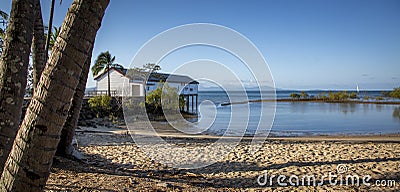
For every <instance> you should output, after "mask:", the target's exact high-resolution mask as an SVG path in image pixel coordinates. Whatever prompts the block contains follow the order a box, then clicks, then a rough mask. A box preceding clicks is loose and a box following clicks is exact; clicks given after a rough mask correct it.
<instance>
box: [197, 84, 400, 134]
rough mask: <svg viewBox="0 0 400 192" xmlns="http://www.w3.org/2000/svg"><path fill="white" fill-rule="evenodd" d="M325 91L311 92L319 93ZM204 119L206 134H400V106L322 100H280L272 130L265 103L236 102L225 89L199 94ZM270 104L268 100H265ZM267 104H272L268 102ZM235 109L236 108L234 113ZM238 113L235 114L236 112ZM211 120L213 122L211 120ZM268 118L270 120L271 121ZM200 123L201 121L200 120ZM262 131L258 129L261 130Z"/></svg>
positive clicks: (250, 94) (279, 95)
mask: <svg viewBox="0 0 400 192" xmlns="http://www.w3.org/2000/svg"><path fill="white" fill-rule="evenodd" d="M292 92H294V91H277V94H276V97H277V98H278V99H279V98H289V95H290V93H292ZM321 92H323V91H308V92H307V93H308V94H309V95H314V96H317V95H318V94H319V93H321ZM380 95H381V91H363V92H361V93H360V94H359V96H361V97H364V96H368V97H376V96H380ZM247 97H248V100H257V99H260V93H259V92H256V91H254V92H251V91H250V92H247ZM202 102H203V104H202V105H200V114H199V119H200V122H207V123H205V124H206V125H208V126H209V128H208V129H207V130H205V131H204V132H202V134H210V135H223V134H225V135H232V136H240V135H267V134H269V135H274V136H304V135H370V134H377V135H379V134H391V133H400V105H387V104H357V103H322V102H277V103H276V113H275V118H274V121H273V125H272V128H271V130H269V127H270V126H269V125H270V124H269V121H270V119H269V118H264V120H265V122H264V121H263V120H261V123H260V119H263V118H262V117H261V116H263V115H267V116H268V115H270V114H263V115H262V114H261V112H265V111H264V110H262V108H261V106H262V103H259V102H250V103H248V104H235V105H232V106H230V105H228V106H221V104H222V103H228V102H230V100H229V97H228V96H227V95H226V94H225V93H224V92H222V91H209V92H200V93H199V103H202ZM264 104H266V103H264ZM266 107H272V105H270V104H266ZM232 111H235V112H234V113H233V112H232ZM232 114H234V115H232ZM210 119H212V120H213V121H212V122H211V123H210V122H209V121H210ZM267 121H268V122H267ZM199 124H200V123H199ZM257 130H258V131H257Z"/></svg>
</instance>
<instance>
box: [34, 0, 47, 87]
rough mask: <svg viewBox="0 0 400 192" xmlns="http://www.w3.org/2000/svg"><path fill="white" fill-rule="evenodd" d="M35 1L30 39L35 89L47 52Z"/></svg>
mask: <svg viewBox="0 0 400 192" xmlns="http://www.w3.org/2000/svg"><path fill="white" fill-rule="evenodd" d="M34 1H35V11H34V15H35V17H34V18H35V22H34V25H33V40H32V63H33V78H32V80H33V82H32V87H33V90H34V91H35V89H36V85H37V83H38V81H39V78H40V75H41V74H42V71H43V68H44V65H45V63H46V60H47V54H46V51H45V38H44V27H43V18H42V8H41V6H40V0H34Z"/></svg>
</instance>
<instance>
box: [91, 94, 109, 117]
mask: <svg viewBox="0 0 400 192" xmlns="http://www.w3.org/2000/svg"><path fill="white" fill-rule="evenodd" d="M111 100H112V98H111V97H110V96H107V95H101V96H95V97H92V98H90V99H89V101H88V102H89V106H90V108H91V109H92V110H93V111H94V112H95V113H96V116H97V117H98V118H99V117H103V116H106V115H107V114H109V111H110V110H111Z"/></svg>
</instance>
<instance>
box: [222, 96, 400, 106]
mask: <svg viewBox="0 0 400 192" xmlns="http://www.w3.org/2000/svg"><path fill="white" fill-rule="evenodd" d="M272 101H276V102H317V103H354V104H384V105H400V101H362V100H344V101H343V100H324V99H316V98H307V99H288V98H283V99H276V100H270V99H259V100H250V101H240V102H229V103H222V104H221V106H228V105H235V104H245V103H259V102H272Z"/></svg>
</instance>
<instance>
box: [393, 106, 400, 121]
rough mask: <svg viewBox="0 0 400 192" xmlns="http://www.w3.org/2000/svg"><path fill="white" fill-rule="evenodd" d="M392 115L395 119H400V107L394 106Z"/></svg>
mask: <svg viewBox="0 0 400 192" xmlns="http://www.w3.org/2000/svg"><path fill="white" fill-rule="evenodd" d="M392 115H393V118H394V119H397V120H400V107H396V108H394V110H393V114H392Z"/></svg>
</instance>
